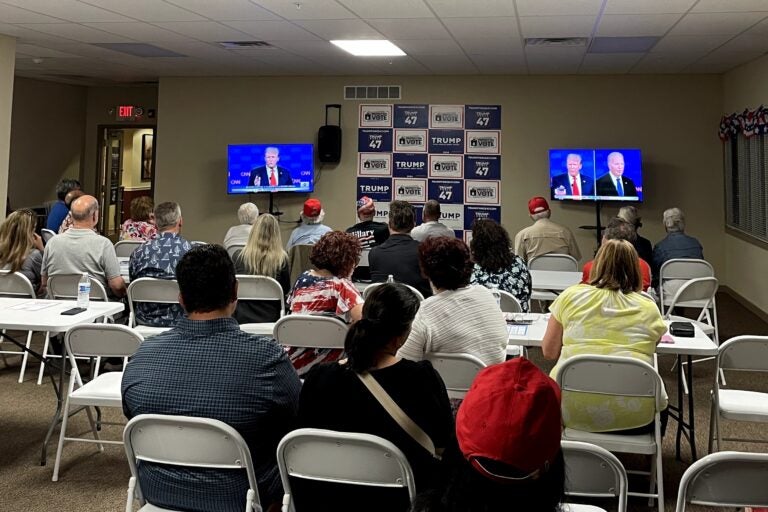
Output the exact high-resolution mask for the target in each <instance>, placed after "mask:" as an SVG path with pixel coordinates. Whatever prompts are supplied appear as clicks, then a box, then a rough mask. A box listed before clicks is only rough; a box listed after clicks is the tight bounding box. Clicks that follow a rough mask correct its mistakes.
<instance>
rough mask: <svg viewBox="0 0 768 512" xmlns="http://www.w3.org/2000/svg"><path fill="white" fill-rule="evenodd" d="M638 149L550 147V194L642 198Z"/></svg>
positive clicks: (580, 197)
mask: <svg viewBox="0 0 768 512" xmlns="http://www.w3.org/2000/svg"><path fill="white" fill-rule="evenodd" d="M640 164H641V158H640V150H639V149H627V148H616V149H613V148H608V149H586V148H570V149H550V150H549V188H550V192H551V193H550V197H551V198H552V199H553V200H556V201H567V200H572V201H626V202H641V201H642V200H643V174H642V168H641V165H640Z"/></svg>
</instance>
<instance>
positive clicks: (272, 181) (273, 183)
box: [269, 169, 277, 187]
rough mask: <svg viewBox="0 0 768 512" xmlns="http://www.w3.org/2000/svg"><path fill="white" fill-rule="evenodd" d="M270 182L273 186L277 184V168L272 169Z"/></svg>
mask: <svg viewBox="0 0 768 512" xmlns="http://www.w3.org/2000/svg"><path fill="white" fill-rule="evenodd" d="M269 184H270V185H271V186H273V187H276V186H277V178H276V177H275V170H274V169H272V170H271V171H270V174H269Z"/></svg>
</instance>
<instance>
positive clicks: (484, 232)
mask: <svg viewBox="0 0 768 512" xmlns="http://www.w3.org/2000/svg"><path fill="white" fill-rule="evenodd" d="M469 247H470V249H471V250H472V259H473V260H474V262H475V265H474V267H473V268H472V278H471V279H470V283H472V284H479V285H481V286H485V287H486V288H493V287H496V288H498V289H499V290H503V291H505V292H507V293H510V294H512V295H513V296H514V297H515V298H516V299H517V300H518V301H519V302H520V307H521V308H522V309H523V312H525V313H527V312H528V309H529V303H530V301H531V273H530V272H529V271H528V267H527V266H526V265H525V262H524V261H523V258H521V257H520V256H518V255H516V254H515V253H513V252H512V247H511V243H510V240H509V233H507V230H506V229H504V226H502V225H501V224H499V223H497V222H496V221H494V220H490V219H481V220H476V221H475V222H474V224H472V241H471V242H470V243H469Z"/></svg>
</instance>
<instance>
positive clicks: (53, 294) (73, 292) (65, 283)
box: [37, 274, 109, 386]
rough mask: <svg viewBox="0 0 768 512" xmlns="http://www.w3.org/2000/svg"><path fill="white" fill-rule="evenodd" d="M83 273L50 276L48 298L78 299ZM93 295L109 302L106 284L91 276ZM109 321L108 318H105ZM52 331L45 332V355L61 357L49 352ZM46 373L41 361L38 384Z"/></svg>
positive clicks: (95, 298) (91, 297) (94, 297)
mask: <svg viewBox="0 0 768 512" xmlns="http://www.w3.org/2000/svg"><path fill="white" fill-rule="evenodd" d="M82 277H83V274H57V275H55V276H50V277H48V298H50V299H59V300H76V299H77V286H78V283H79V282H80V279H81V278H82ZM90 279H91V295H90V300H100V301H104V302H108V301H109V299H108V298H107V290H105V289H104V285H102V284H101V282H100V281H97V280H96V279H94V278H93V277H92V276H91V278H90ZM103 321H104V322H107V318H104V319H103ZM50 339H51V333H49V332H46V333H45V341H44V342H43V357H44V358H45V357H56V358H61V356H60V355H56V354H49V353H48V345H49V343H50ZM44 373H45V363H44V362H42V361H41V362H40V369H39V370H38V373H37V385H38V386H39V385H40V384H42V382H43V374H44Z"/></svg>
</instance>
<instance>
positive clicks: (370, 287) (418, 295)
mask: <svg viewBox="0 0 768 512" xmlns="http://www.w3.org/2000/svg"><path fill="white" fill-rule="evenodd" d="M382 284H386V283H371V284H369V285H368V286H366V287H365V290H363V300H365V299H367V298H368V296H369V295H370V294H371V292H372V291H373V290H375V289H376V287H377V286H381V285H382ZM400 284H402V285H403V286H406V287H407V288H408V289H409V290H411V291H412V292H413V294H414V295H415V296H416V298H417V299H419V302H424V295H422V293H421V292H420V291H419V290H417V289H416V288H414V287H413V286H411V285H409V284H405V283H400Z"/></svg>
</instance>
